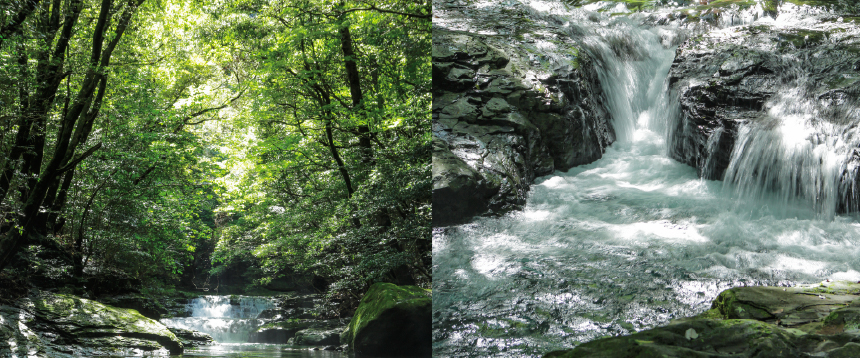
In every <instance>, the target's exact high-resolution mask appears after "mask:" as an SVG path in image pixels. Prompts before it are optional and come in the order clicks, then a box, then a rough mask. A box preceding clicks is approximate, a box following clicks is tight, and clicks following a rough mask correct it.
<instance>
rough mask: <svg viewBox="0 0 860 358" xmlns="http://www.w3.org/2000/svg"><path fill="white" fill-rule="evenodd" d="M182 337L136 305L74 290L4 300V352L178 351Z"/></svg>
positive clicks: (0, 317) (0, 340)
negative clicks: (87, 296) (9, 302)
mask: <svg viewBox="0 0 860 358" xmlns="http://www.w3.org/2000/svg"><path fill="white" fill-rule="evenodd" d="M182 349H183V346H182V343H181V342H180V340H179V339H178V338H177V337H176V335H174V334H173V333H172V332H170V330H168V329H167V327H165V326H164V325H162V324H161V323H159V322H157V321H154V320H152V319H149V318H146V317H144V316H142V315H141V314H140V313H138V312H137V311H135V310H132V309H123V308H116V307H111V306H107V305H104V304H101V303H99V302H96V301H92V300H88V299H83V298H79V297H76V296H71V295H64V294H53V293H47V292H40V293H34V294H32V295H30V296H29V297H26V298H22V299H19V300H17V301H16V304H15V306H14V307H13V306H0V356H3V357H16V356H17V357H82V356H97V355H141V354H143V353H147V354H156V355H167V354H171V355H176V354H181V353H182Z"/></svg>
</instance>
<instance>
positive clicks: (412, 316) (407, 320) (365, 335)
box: [341, 283, 433, 357]
mask: <svg viewBox="0 0 860 358" xmlns="http://www.w3.org/2000/svg"><path fill="white" fill-rule="evenodd" d="M432 306H433V305H432V299H431V297H430V292H429V291H428V290H425V289H422V288H420V287H416V286H397V285H394V284H391V283H376V284H374V285H373V286H371V287H370V290H369V291H367V294H365V295H364V297H363V298H362V299H361V303H360V304H359V306H358V309H357V310H356V312H355V316H353V318H352V321H351V322H350V324H349V326H348V327H347V330H346V331H345V332H344V333H343V334H342V335H341V341H342V342H344V343H347V344H349V349H350V350H352V351H354V352H355V355H356V357H367V356H375V357H393V356H396V357H429V356H430V355H431V353H432V348H431V333H430V332H431V324H432V323H431V309H432Z"/></svg>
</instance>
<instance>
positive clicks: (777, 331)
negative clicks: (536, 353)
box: [544, 281, 860, 358]
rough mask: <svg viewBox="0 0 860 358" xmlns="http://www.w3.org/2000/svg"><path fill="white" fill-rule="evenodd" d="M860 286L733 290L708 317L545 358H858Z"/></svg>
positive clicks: (716, 303) (718, 300) (720, 298)
mask: <svg viewBox="0 0 860 358" xmlns="http://www.w3.org/2000/svg"><path fill="white" fill-rule="evenodd" d="M858 347H860V283H853V282H847V281H840V282H829V281H825V282H821V283H820V284H815V285H800V286H796V287H736V288H732V289H729V290H726V291H723V292H722V293H720V295H719V296H718V297H717V298H716V299H715V300H714V303H713V305H712V308H711V309H710V310H708V311H705V312H704V313H702V314H700V315H698V316H695V317H691V318H685V319H680V320H676V321H673V322H671V323H670V324H669V325H667V326H665V327H658V328H654V329H649V330H646V331H642V332H639V333H636V334H633V335H629V336H622V337H611V338H604V339H598V340H595V341H591V342H588V343H585V344H582V345H580V346H578V347H576V348H575V349H572V350H566V351H555V352H550V353H548V354H546V355H545V356H544V357H570V358H572V357H613V358H615V357H618V358H624V357H729V356H730V357H857V356H858V354H860V353H858V352H860V350H858V349H857V348H858Z"/></svg>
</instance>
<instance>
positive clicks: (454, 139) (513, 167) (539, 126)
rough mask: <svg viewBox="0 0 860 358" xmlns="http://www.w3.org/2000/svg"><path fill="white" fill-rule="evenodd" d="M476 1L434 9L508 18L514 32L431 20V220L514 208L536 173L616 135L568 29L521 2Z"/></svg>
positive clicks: (593, 153)
mask: <svg viewBox="0 0 860 358" xmlns="http://www.w3.org/2000/svg"><path fill="white" fill-rule="evenodd" d="M494 6H495V5H494ZM499 8H502V7H501V6H500V7H499ZM484 10H488V9H483V10H482V11H478V12H468V15H466V13H467V11H461V10H460V9H459V8H458V7H446V8H444V9H440V10H439V11H440V12H439V14H440V15H438V16H437V17H439V16H442V17H444V18H445V19H447V20H450V21H452V22H453V21H457V20H461V21H469V22H473V23H477V24H482V26H484V27H486V28H488V29H489V28H493V24H495V23H498V22H503V23H502V24H501V25H499V26H508V25H510V24H513V23H516V24H517V25H516V26H514V27H515V28H517V29H519V30H518V32H516V33H506V34H497V35H492V36H490V35H483V34H479V33H478V32H482V31H477V30H481V29H476V31H474V32H472V31H457V30H452V28H451V26H447V25H446V24H439V25H438V26H437V24H436V21H435V20H434V27H433V50H432V60H433V106H432V117H433V125H432V129H433V136H434V139H433V224H434V226H444V225H451V224H458V223H463V222H467V221H468V220H470V218H472V217H473V216H476V215H500V214H504V213H506V212H508V211H511V210H516V209H519V208H521V207H522V206H523V205H524V204H525V199H526V195H527V192H528V189H529V185H530V184H531V183H532V182H533V180H534V178H535V177H536V176H542V175H547V174H550V173H552V172H553V171H554V170H567V169H569V168H571V167H574V166H577V165H581V164H586V163H590V162H592V161H595V160H597V159H599V158H600V157H601V156H602V155H603V152H604V150H605V149H606V147H607V146H608V145H609V144H611V143H612V142H613V141H614V140H615V134H614V130H613V128H612V125H611V123H610V118H609V114H608V112H607V111H606V109H605V108H606V106H605V104H604V102H605V99H604V97H603V96H602V94H601V90H600V88H599V86H598V85H597V82H598V75H597V72H596V70H595V68H594V61H593V60H592V59H591V58H590V57H589V56H588V55H587V54H586V51H582V49H581V45H579V44H577V43H576V42H574V40H572V38H573V37H575V36H577V34H574V33H572V31H574V30H572V29H571V28H569V27H565V26H562V25H563V22H562V21H561V20H559V19H557V18H553V17H543V16H539V15H536V14H534V13H531V12H529V11H527V10H525V9H524V8H523V9H518V10H515V11H513V12H508V13H507V14H503V13H501V12H498V11H495V10H493V11H489V10H488V11H484ZM511 15H514V16H513V18H511ZM461 17H462V18H461ZM466 17H468V19H467V18H466ZM547 44H549V45H547ZM547 47H552V48H554V50H552V53H550V51H549V50H547Z"/></svg>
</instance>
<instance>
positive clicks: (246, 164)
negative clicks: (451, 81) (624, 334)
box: [0, 0, 431, 314]
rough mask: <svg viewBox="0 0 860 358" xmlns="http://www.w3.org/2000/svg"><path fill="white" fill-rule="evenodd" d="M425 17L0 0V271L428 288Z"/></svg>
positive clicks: (332, 308)
mask: <svg viewBox="0 0 860 358" xmlns="http://www.w3.org/2000/svg"><path fill="white" fill-rule="evenodd" d="M430 13H431V5H430V3H429V2H405V1H394V0H392V1H386V2H370V1H340V2H318V1H307V0H284V1H271V2H268V1H266V2H264V1H253V0H251V1H245V0H229V1H221V0H202V1H189V0H161V1H155V0H131V1H116V0H100V1H95V0H67V1H59V0H23V1H3V2H2V3H0V151H2V152H3V153H4V155H3V156H0V268H3V269H5V271H9V270H19V271H21V272H27V271H28V270H30V269H32V268H31V267H23V265H37V264H39V263H40V262H41V263H44V262H47V261H46V260H54V261H51V262H56V263H57V264H56V265H49V266H51V270H52V271H51V272H52V273H51V274H52V275H54V276H55V277H60V278H63V277H65V278H68V279H78V280H82V279H83V280H86V279H87V278H88V277H94V276H96V275H100V274H107V273H110V274H115V275H124V276H127V277H131V278H135V279H140V280H143V281H147V282H149V281H153V280H156V281H158V282H162V283H167V284H177V285H179V284H184V285H189V286H201V285H210V286H213V287H217V286H216V285H218V284H217V282H219V280H220V278H221V277H222V276H224V275H227V274H228V273H229V272H231V271H232V272H233V273H234V274H235V272H236V271H237V270H238V271H242V272H241V275H244V276H245V277H246V278H248V279H249V280H250V281H251V282H252V284H254V285H265V284H267V283H268V282H270V281H271V280H277V279H279V278H282V277H285V276H290V277H293V278H295V277H299V276H301V277H305V278H307V279H312V280H314V286H315V287H317V288H318V289H320V290H325V291H326V292H328V297H329V298H330V300H329V303H330V305H329V306H327V307H326V308H325V310H324V311H325V312H326V313H327V314H336V313H338V312H342V311H344V310H350V309H351V308H353V307H354V306H355V305H356V304H357V302H358V299H359V298H360V297H361V294H362V293H363V292H364V291H365V290H367V288H368V287H369V285H370V284H372V283H374V282H380V281H387V282H398V283H417V284H420V285H424V286H429V282H430V280H431V276H430V273H429V270H430V192H431V189H430V147H429V143H430V134H429V132H430V131H429V126H430V115H429V107H430V102H431V98H430V94H429V89H430V81H431V78H430V54H429V52H430V41H431V33H430V25H431V19H430Z"/></svg>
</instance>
